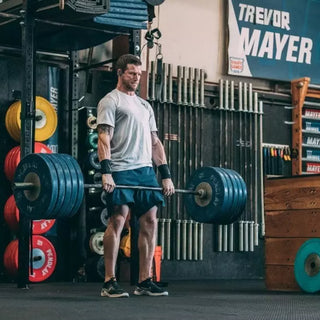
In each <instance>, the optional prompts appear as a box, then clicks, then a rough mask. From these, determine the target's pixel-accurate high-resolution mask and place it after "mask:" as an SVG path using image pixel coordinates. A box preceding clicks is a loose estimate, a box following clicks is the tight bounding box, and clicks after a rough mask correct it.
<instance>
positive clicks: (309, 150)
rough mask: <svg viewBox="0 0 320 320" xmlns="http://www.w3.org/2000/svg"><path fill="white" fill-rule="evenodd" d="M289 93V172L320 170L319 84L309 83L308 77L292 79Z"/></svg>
mask: <svg viewBox="0 0 320 320" xmlns="http://www.w3.org/2000/svg"><path fill="white" fill-rule="evenodd" d="M291 94H292V106H293V109H292V122H293V125H292V151H293V154H294V156H293V157H292V175H302V174H315V173H320V163H319V160H320V150H319V148H320V137H319V134H320V100H319V102H318V101H317V99H320V86H317V85H312V84H310V78H308V77H304V78H299V79H295V80H292V81H291ZM306 99H311V101H309V100H308V101H307V100H306Z"/></svg>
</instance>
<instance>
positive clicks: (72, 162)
mask: <svg viewBox="0 0 320 320" xmlns="http://www.w3.org/2000/svg"><path fill="white" fill-rule="evenodd" d="M65 157H66V159H67V160H68V164H69V167H70V168H71V167H72V168H73V171H74V173H75V175H76V181H77V186H78V188H77V197H76V200H75V202H74V206H73V208H72V210H71V212H70V217H72V216H73V215H75V214H76V213H77V212H78V210H79V208H80V206H81V203H82V200H83V196H84V182H83V175H82V171H81V168H80V166H79V164H78V162H77V160H76V159H75V158H73V157H71V156H70V155H68V154H65Z"/></svg>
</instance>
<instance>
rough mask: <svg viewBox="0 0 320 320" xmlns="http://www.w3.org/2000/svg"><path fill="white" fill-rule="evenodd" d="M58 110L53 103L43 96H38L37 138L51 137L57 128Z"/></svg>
mask: <svg viewBox="0 0 320 320" xmlns="http://www.w3.org/2000/svg"><path fill="white" fill-rule="evenodd" d="M57 124H58V118H57V112H56V110H55V109H54V108H53V106H52V104H51V103H50V102H49V101H48V100H47V99H45V98H43V97H39V96H37V97H36V122H35V128H36V133H35V140H36V141H44V140H47V139H49V138H50V137H51V136H52V135H53V134H54V132H55V131H56V129H57Z"/></svg>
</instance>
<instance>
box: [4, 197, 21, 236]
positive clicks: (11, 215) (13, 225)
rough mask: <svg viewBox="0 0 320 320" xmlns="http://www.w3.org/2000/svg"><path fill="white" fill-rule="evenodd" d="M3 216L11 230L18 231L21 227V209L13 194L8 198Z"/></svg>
mask: <svg viewBox="0 0 320 320" xmlns="http://www.w3.org/2000/svg"><path fill="white" fill-rule="evenodd" d="M3 216H4V220H5V221H6V223H7V224H8V226H9V228H10V230H12V231H14V232H17V231H18V229H19V210H18V208H17V206H16V202H15V200H14V196H13V195H11V196H10V197H9V198H8V200H7V201H6V203H5V205H4V210H3Z"/></svg>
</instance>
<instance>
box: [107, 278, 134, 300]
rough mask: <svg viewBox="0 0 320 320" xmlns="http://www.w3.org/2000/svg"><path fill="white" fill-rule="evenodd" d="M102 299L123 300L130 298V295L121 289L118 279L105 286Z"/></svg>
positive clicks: (108, 282) (113, 279)
mask: <svg viewBox="0 0 320 320" xmlns="http://www.w3.org/2000/svg"><path fill="white" fill-rule="evenodd" d="M101 297H109V298H121V297H129V294H128V292H125V291H124V290H123V289H121V287H120V286H119V284H118V282H117V280H116V278H112V279H110V280H109V281H107V282H105V283H104V284H103V286H102V289H101Z"/></svg>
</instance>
